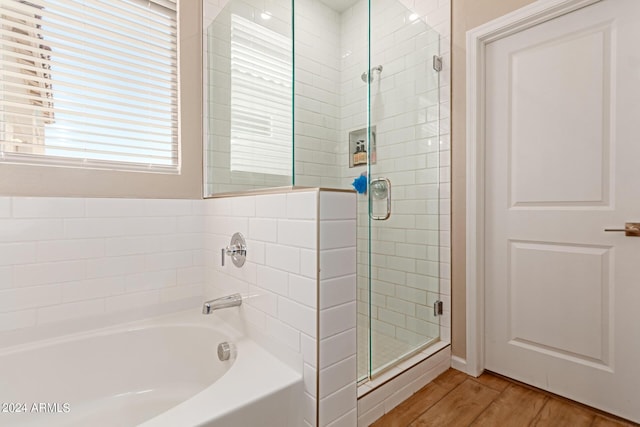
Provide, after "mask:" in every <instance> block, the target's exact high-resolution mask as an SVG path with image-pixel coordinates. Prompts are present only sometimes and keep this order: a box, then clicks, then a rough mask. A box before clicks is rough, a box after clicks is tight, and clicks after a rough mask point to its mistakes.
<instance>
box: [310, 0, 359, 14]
mask: <svg viewBox="0 0 640 427" xmlns="http://www.w3.org/2000/svg"><path fill="white" fill-rule="evenodd" d="M320 1H321V2H322V3H324V4H326V5H327V6H329V7H330V8H331V9H333V10H335V11H336V12H344V11H345V10H347V9H349V8H350V7H351V6H353V5H354V4H356V3H358V1H359V0H320Z"/></svg>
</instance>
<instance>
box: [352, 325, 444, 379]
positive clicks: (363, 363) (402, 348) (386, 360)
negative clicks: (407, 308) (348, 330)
mask: <svg viewBox="0 0 640 427" xmlns="http://www.w3.org/2000/svg"><path fill="white" fill-rule="evenodd" d="M368 331H369V330H368V328H366V327H362V326H360V327H358V329H357V340H358V351H357V363H358V380H361V379H364V378H366V377H367V373H368V367H369V351H368V347H369V333H368ZM371 339H372V354H373V357H372V368H373V371H374V372H375V371H377V370H379V369H380V368H382V367H384V366H387V365H389V364H391V363H392V362H394V361H396V360H398V359H401V358H402V357H404V356H405V355H407V354H408V353H411V352H412V351H414V350H416V349H417V348H419V347H420V346H421V345H422V344H424V343H427V342H429V341H431V340H432V339H433V338H431V337H424V341H423V343H422V344H419V345H414V344H409V343H407V342H404V341H400V340H398V339H396V338H394V337H390V336H389V335H385V334H381V333H379V332H376V331H373V334H372V336H371Z"/></svg>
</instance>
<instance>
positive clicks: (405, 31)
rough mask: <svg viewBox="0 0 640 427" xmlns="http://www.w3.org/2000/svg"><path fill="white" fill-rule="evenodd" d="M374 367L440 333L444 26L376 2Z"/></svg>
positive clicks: (389, 1)
mask: <svg viewBox="0 0 640 427" xmlns="http://www.w3.org/2000/svg"><path fill="white" fill-rule="evenodd" d="M369 18H370V27H369V28H370V30H369V67H368V70H369V71H368V76H366V79H367V80H368V85H367V90H368V118H367V119H368V120H367V121H368V123H367V124H368V127H367V128H368V135H367V146H366V147H367V148H366V150H367V156H368V168H367V169H368V177H369V191H368V197H367V198H366V202H367V205H368V206H367V211H368V215H367V219H366V220H367V223H368V227H367V232H368V234H369V235H368V236H367V237H368V238H367V240H368V245H367V246H368V248H367V250H368V254H367V255H368V260H367V261H368V262H367V264H368V272H367V273H368V274H367V276H368V281H369V283H368V285H369V286H368V298H367V299H368V309H369V325H368V332H369V333H368V338H369V352H368V358H369V360H368V377H370V378H371V377H375V376H376V375H377V374H379V373H381V372H384V371H386V370H387V369H389V368H391V367H393V366H394V365H395V364H397V363H398V361H399V360H402V359H404V358H407V357H409V356H411V355H413V354H415V353H417V352H419V351H421V350H423V349H424V348H425V347H427V346H429V345H430V344H432V343H434V342H436V341H438V340H439V335H440V321H439V317H438V316H437V315H435V314H434V304H435V303H436V301H437V300H438V296H439V232H438V229H439V215H438V213H439V191H438V178H439V173H438V170H439V138H438V136H439V125H438V124H439V88H438V86H439V85H438V72H437V71H436V70H435V69H434V61H437V59H434V57H435V58H437V57H438V53H439V35H438V33H437V32H436V31H434V30H433V29H432V28H430V27H429V26H428V25H427V24H426V23H425V22H424V21H423V19H422V17H420V16H418V15H417V14H416V13H414V12H413V11H412V10H409V9H407V8H406V7H405V6H404V5H403V4H402V3H400V2H399V1H397V0H381V1H375V2H370V13H369Z"/></svg>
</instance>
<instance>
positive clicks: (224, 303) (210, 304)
mask: <svg viewBox="0 0 640 427" xmlns="http://www.w3.org/2000/svg"><path fill="white" fill-rule="evenodd" d="M241 304H242V295H240V294H232V295H227V296H226V297H221V298H215V299H212V300H211V301H206V302H205V303H204V305H203V306H202V314H211V312H212V311H214V310H220V309H221V308H229V307H237V306H239V305H241Z"/></svg>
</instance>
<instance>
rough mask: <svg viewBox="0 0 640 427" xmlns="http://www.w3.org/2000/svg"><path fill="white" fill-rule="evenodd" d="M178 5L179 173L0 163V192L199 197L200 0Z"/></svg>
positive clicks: (72, 195) (40, 194) (75, 195)
mask: <svg viewBox="0 0 640 427" xmlns="http://www.w3.org/2000/svg"><path fill="white" fill-rule="evenodd" d="M177 6H178V7H177V9H178V10H177V21H178V46H179V47H178V93H179V96H178V116H179V120H178V150H179V155H178V158H179V159H180V160H179V163H178V173H158V172H157V171H152V172H147V171H140V170H131V171H126V170H112V169H89V168H78V167H65V166H50V165H46V166H45V165H30V164H29V165H28V164H13V163H0V195H2V196H34V197H37V196H54V197H122V198H190V199H198V198H202V145H201V143H202V105H203V101H202V68H201V57H202V38H203V36H202V0H186V1H184V0H183V1H180V0H178V2H177Z"/></svg>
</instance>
